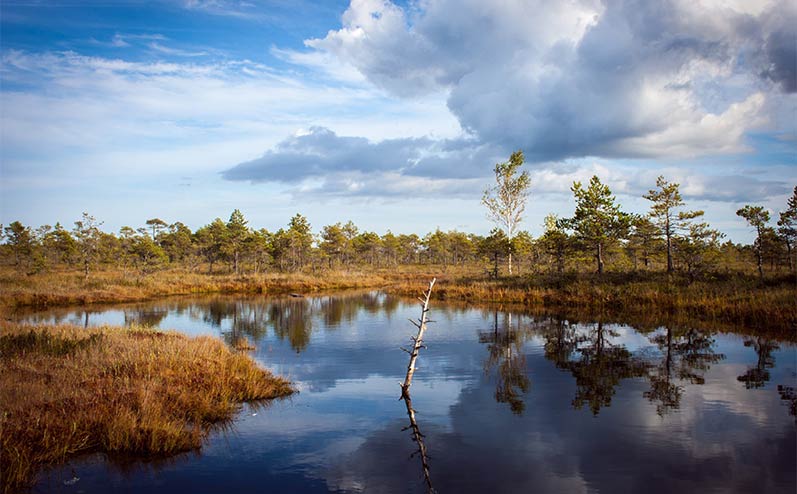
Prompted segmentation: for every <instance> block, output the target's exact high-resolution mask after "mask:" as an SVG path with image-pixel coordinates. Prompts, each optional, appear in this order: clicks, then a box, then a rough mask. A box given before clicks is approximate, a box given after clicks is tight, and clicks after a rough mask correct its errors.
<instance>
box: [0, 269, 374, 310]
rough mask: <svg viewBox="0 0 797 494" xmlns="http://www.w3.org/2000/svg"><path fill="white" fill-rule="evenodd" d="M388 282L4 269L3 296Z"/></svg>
mask: <svg viewBox="0 0 797 494" xmlns="http://www.w3.org/2000/svg"><path fill="white" fill-rule="evenodd" d="M385 283H386V279H385V278H384V277H382V276H381V275H378V274H366V273H362V272H334V273H323V274H318V275H312V274H298V273H294V274H278V273H268V274H261V275H246V276H235V275H231V274H217V275H208V274H200V273H194V272H186V271H181V270H169V271H161V272H158V273H154V274H150V275H147V276H137V275H131V274H125V273H123V272H121V271H102V272H97V273H93V274H92V275H91V277H89V279H85V278H84V276H83V275H82V274H81V273H80V272H78V271H74V270H73V271H60V272H50V273H41V274H35V275H32V276H26V275H18V274H16V273H15V272H14V271H13V270H11V269H8V268H5V269H2V270H0V301H2V306H3V307H0V308H4V309H6V310H8V309H13V308H15V307H52V306H64V305H85V304H94V303H111V302H136V301H141V300H147V299H152V298H158V297H164V296H170V295H191V294H205V293H257V294H273V295H276V294H284V293H290V292H299V293H310V292H315V291H320V290H339V289H349V288H367V287H378V286H382V285H384V284H385Z"/></svg>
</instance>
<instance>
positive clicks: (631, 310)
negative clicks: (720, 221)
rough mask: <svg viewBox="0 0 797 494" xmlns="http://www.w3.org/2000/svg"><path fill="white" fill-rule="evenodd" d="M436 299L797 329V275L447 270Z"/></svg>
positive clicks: (402, 288)
mask: <svg viewBox="0 0 797 494" xmlns="http://www.w3.org/2000/svg"><path fill="white" fill-rule="evenodd" d="M425 283H426V282H425V281H423V280H418V281H412V282H403V283H399V284H397V285H394V286H393V287H392V288H391V289H392V291H393V292H394V293H397V294H401V295H417V294H419V293H420V292H421V291H422V290H423V289H424V288H425ZM432 296H433V298H435V299H437V300H459V301H466V302H469V303H472V304H480V303H502V304H520V305H522V306H524V307H529V308H539V309H544V310H546V311H549V312H557V313H579V314H581V315H582V316H583V315H585V314H590V315H591V316H592V317H593V318H595V317H598V316H606V317H609V318H614V319H628V320H629V321H631V320H645V319H657V320H660V321H661V320H669V319H675V320H689V319H691V320H700V321H705V322H712V323H719V324H728V325H730V326H734V327H745V328H749V329H757V330H764V331H767V332H769V333H772V334H777V335H780V336H783V337H788V339H790V340H791V339H794V337H795V336H796V335H797V285H795V283H794V280H793V278H790V277H782V278H772V279H770V280H768V281H767V282H766V283H764V284H761V283H760V282H759V281H758V280H757V279H755V278H754V277H747V276H738V275H733V276H724V277H716V278H713V279H708V280H703V281H694V282H690V280H688V279H684V278H679V277H671V278H670V277H667V276H666V275H664V274H661V275H651V274H649V273H648V274H645V275H644V276H639V275H636V276H635V275H629V274H605V275H604V276H602V277H598V276H596V275H592V274H569V275H564V276H557V277H549V276H525V277H514V278H505V279H499V280H484V279H478V278H471V277H467V276H463V277H455V278H448V277H443V278H442V279H440V281H439V282H438V283H437V284H436V285H435V289H434V292H433V294H432Z"/></svg>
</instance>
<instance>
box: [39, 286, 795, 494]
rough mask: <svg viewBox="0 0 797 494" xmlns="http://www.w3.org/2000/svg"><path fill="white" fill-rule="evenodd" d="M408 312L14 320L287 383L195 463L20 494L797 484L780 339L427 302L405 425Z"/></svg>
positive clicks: (331, 303)
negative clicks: (239, 363)
mask: <svg viewBox="0 0 797 494" xmlns="http://www.w3.org/2000/svg"><path fill="white" fill-rule="evenodd" d="M418 315H419V308H418V305H417V304H415V303H412V302H407V301H403V300H400V299H397V298H393V297H389V296H386V295H384V294H381V293H377V292H369V293H354V294H341V295H335V296H322V297H316V298H283V299H264V298H262V297H260V298H240V297H237V298H232V297H211V298H199V299H169V300H165V301H160V302H152V303H146V304H138V305H127V306H119V307H109V308H107V309H102V310H99V311H97V312H91V313H85V312H83V311H82V309H74V310H62V311H53V312H48V313H40V314H30V315H26V316H25V319H27V320H29V321H34V320H35V321H41V322H45V321H46V322H72V323H76V324H89V325H96V324H103V323H110V324H129V323H134V322H136V323H146V324H151V325H155V326H159V327H161V328H164V329H175V330H178V331H181V332H184V333H187V334H190V335H197V334H209V335H218V336H220V337H221V338H223V339H224V340H225V341H228V342H232V341H235V340H236V339H239V338H244V337H245V338H247V339H248V340H249V341H250V342H251V343H253V344H254V345H255V346H256V348H257V349H256V350H255V351H253V352H251V354H252V355H253V356H254V357H255V358H256V359H257V360H258V361H259V362H261V363H262V364H263V365H264V366H266V367H267V368H269V369H270V370H272V371H273V372H275V373H277V374H281V375H284V376H287V377H288V378H290V379H291V380H293V381H294V382H295V383H296V384H297V386H298V388H299V389H300V393H298V394H297V395H295V396H293V397H292V398H289V399H286V400H282V401H277V402H273V403H272V404H271V405H270V406H268V407H266V408H262V407H259V408H256V407H250V406H245V407H244V408H243V410H242V411H241V413H240V415H239V417H238V418H237V419H236V420H235V422H234V423H233V424H232V425H231V426H230V427H229V428H227V429H226V430H221V431H218V432H214V433H213V434H212V435H211V437H210V439H209V441H208V443H207V444H206V445H205V446H204V447H203V448H202V450H201V451H200V452H198V453H189V454H184V455H180V456H178V457H175V458H172V459H169V460H165V461H160V462H142V461H130V462H125V463H122V462H119V461H117V460H113V461H108V460H107V459H106V458H105V457H104V456H103V455H99V454H98V455H93V456H89V457H83V458H79V459H76V460H73V461H72V462H70V463H69V464H67V465H65V466H63V467H59V468H56V469H52V470H49V471H46V472H43V473H42V475H41V481H40V482H39V483H38V484H37V485H36V487H35V488H34V492H68V493H73V492H74V493H78V492H85V493H90V492H115V493H122V492H136V493H141V492H164V493H165V492H169V493H175V492H190V493H203V492H247V493H249V492H251V493H254V492H286V493H289V492H369V493H370V492H377V493H379V492H389V493H392V492H425V491H427V489H428V487H427V481H426V478H425V475H424V469H423V466H424V464H426V465H428V473H429V481H430V482H431V485H432V486H433V487H434V489H435V490H436V491H437V492H440V493H466V492H478V493H483V492H492V493H499V492H535V493H546V492H550V493H560V492H576V493H578V492H606V493H615V492H645V493H648V494H649V493H657V492H679V493H687V492H702V493H708V492H723V493H725V492H784V493H790V494H793V493H794V492H795V490H796V489H797V478H796V475H797V474H796V473H795V471H796V470H797V467H796V466H795V465H796V464H797V440H796V438H797V432H796V431H797V428H796V426H795V416H794V413H795V403H796V401H795V388H796V387H797V382H796V381H797V377H796V376H797V351H796V350H795V346H794V345H793V344H789V343H786V342H782V341H776V340H773V339H767V338H763V337H760V336H746V335H735V334H719V333H711V332H707V331H698V330H695V329H693V328H689V327H686V328H684V327H678V328H670V329H668V328H665V327H659V328H656V329H654V330H644V331H643V330H637V329H635V328H633V327H630V326H626V325H618V324H613V323H612V324H610V323H602V322H598V321H595V322H591V323H572V322H568V321H566V320H559V319H557V318H551V317H535V316H533V315H528V314H522V313H518V312H507V311H503V310H498V309H478V308H464V307H460V306H452V305H444V304H443V303H441V302H433V304H432V315H431V318H432V319H434V320H435V321H436V322H435V323H434V324H432V325H430V327H429V330H428V331H427V337H426V342H427V344H428V349H425V350H422V352H421V355H420V358H419V369H418V371H417V372H416V374H415V379H414V381H413V385H412V388H411V395H412V407H413V408H414V409H415V410H416V412H417V413H416V415H415V417H414V418H415V420H414V421H413V422H412V423H411V420H410V418H409V416H408V413H407V412H408V410H407V407H406V405H405V403H404V402H403V401H399V400H398V397H399V394H400V389H399V381H402V380H403V377H404V373H405V372H406V366H407V360H408V359H407V354H406V353H404V352H403V351H401V349H400V347H402V346H405V347H406V346H408V345H409V344H410V340H409V335H410V334H413V333H414V328H413V327H412V325H411V324H410V323H409V322H408V321H407V319H408V318H417V317H418ZM411 425H412V426H413V427H411ZM415 438H420V439H421V441H422V444H419V443H418V442H417V441H416V440H415ZM421 446H422V447H423V448H421ZM421 449H423V452H425V454H422V453H421ZM73 476H76V477H79V479H80V480H79V481H77V482H74V483H73V484H71V485H66V484H65V483H64V481H68V480H69V479H72V478H73Z"/></svg>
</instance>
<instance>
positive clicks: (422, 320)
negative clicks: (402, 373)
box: [401, 278, 437, 399]
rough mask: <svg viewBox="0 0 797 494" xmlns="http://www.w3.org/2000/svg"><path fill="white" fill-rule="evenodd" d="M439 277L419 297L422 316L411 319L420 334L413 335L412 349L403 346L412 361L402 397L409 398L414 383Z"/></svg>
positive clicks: (402, 390)
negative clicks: (430, 302)
mask: <svg viewBox="0 0 797 494" xmlns="http://www.w3.org/2000/svg"><path fill="white" fill-rule="evenodd" d="M436 280H437V278H432V281H430V282H429V288H428V289H427V290H426V291H425V292H423V297H419V298H418V300H420V301H421V317H419V318H418V320H417V321H415V320H413V319H410V322H411V323H412V324H413V325H414V326H415V327H416V328H418V335H417V336H411V337H410V338H412V341H413V345H412V350H411V351H409V350H407V349H406V348H402V350H404V351H405V352H407V353H409V354H410V363H409V365H408V366H407V376H406V377H405V378H404V383H403V384H401V398H403V399H408V398H409V393H410V386H411V385H412V376H413V375H414V374H415V361H416V360H418V353H419V352H420V351H421V347H423V333H424V331H426V323H428V322H429V320H428V319H427V314H428V312H429V298H430V297H431V296H432V288H433V287H434V282H435V281H436Z"/></svg>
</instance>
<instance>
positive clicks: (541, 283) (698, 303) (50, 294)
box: [0, 269, 797, 337]
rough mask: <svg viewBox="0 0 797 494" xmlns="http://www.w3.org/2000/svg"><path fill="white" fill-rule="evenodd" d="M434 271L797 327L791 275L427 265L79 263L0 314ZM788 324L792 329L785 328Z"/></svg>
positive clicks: (398, 285)
mask: <svg viewBox="0 0 797 494" xmlns="http://www.w3.org/2000/svg"><path fill="white" fill-rule="evenodd" d="M432 277H437V279H438V283H437V285H436V287H435V291H434V293H433V294H432V299H433V300H446V301H462V302H466V303H470V304H474V305H485V304H495V303H498V304H513V305H514V304H518V305H521V306H523V307H524V308H527V309H530V310H536V311H543V312H574V311H575V312H587V313H591V314H597V315H608V316H611V317H621V316H624V315H626V316H633V317H636V316H640V315H643V316H647V317H649V318H650V317H653V316H657V317H659V318H663V319H671V318H682V319H686V318H689V319H696V320H700V321H710V322H716V323H725V324H730V325H734V326H739V325H741V326H745V327H750V328H753V329H757V330H766V331H776V332H779V333H783V334H787V335H791V336H792V337H793V336H794V333H795V328H797V284H795V282H794V281H793V277H792V276H790V275H782V276H779V277H771V278H769V279H767V280H766V283H764V284H761V283H760V282H758V280H757V279H756V278H755V277H751V276H749V275H744V274H739V273H734V274H725V275H715V277H713V278H708V279H703V280H697V281H692V280H688V279H686V278H683V277H677V276H675V277H667V276H666V275H665V274H664V273H658V272H648V273H608V274H606V275H604V276H603V277H598V276H596V275H594V274H591V273H567V274H564V275H559V276H552V275H533V276H529V275H521V276H515V277H504V278H499V279H497V280H495V279H486V278H484V277H482V276H473V275H472V273H468V272H466V271H465V272H451V273H445V272H444V273H442V274H440V273H435V271H434V270H433V269H425V270H423V271H421V270H415V271H411V270H406V271H405V270H393V271H390V270H379V271H376V272H371V273H364V272H358V271H351V272H323V273H318V274H315V275H309V274H298V273H297V274H274V273H269V274H261V275H249V276H233V275H223V274H217V275H208V274H197V273H185V272H180V271H167V272H159V273H154V274H151V275H148V276H146V277H128V276H124V275H123V274H122V273H118V272H102V273H97V275H95V277H93V278H89V280H84V279H83V278H82V276H81V275H80V274H79V273H77V272H65V273H52V274H47V275H36V276H31V277H16V276H9V274H8V273H5V275H4V276H2V277H0V281H2V282H4V283H2V284H0V286H1V287H2V288H0V295H2V297H1V298H2V300H3V302H2V305H0V314H2V313H3V312H5V313H8V312H10V311H13V310H14V309H15V308H23V307H24V308H31V309H47V308H54V307H68V306H87V307H88V306H93V305H98V304H115V303H133V302H145V301H149V300H155V299H159V298H164V297H172V296H192V295H213V294H224V295H233V294H249V295H266V296H279V295H288V294H291V293H297V294H302V295H312V294H319V293H324V292H332V291H339V290H352V289H381V290H384V291H385V292H387V293H390V294H393V295H399V296H416V295H417V294H418V293H420V292H421V291H422V290H423V288H424V286H425V285H426V284H427V283H428V280H429V279H431V278H432ZM790 331H791V332H790Z"/></svg>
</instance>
